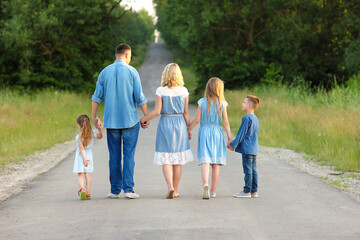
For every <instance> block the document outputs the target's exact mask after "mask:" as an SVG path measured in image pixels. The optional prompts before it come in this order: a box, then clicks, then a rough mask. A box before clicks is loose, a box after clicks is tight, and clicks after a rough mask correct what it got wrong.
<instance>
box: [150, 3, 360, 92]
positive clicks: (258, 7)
mask: <svg viewBox="0 0 360 240" xmlns="http://www.w3.org/2000/svg"><path fill="white" fill-rule="evenodd" d="M154 2H155V4H156V12H157V15H158V22H157V27H158V29H159V30H160V32H161V36H162V37H163V39H164V40H165V42H166V43H167V44H168V46H169V47H170V48H172V49H181V50H183V51H185V52H187V53H188V54H189V55H190V58H191V59H192V62H193V65H194V67H195V70H196V72H197V73H198V75H199V76H200V85H203V84H204V83H205V82H206V81H207V79H208V78H209V77H211V76H218V77H220V78H222V79H224V80H225V81H226V82H227V83H228V84H227V87H228V88H233V87H241V86H252V85H253V84H255V83H257V82H259V81H260V80H261V79H263V80H267V77H271V79H274V77H276V76H278V81H279V82H287V83H290V82H293V81H299V82H301V83H303V82H306V83H307V85H311V86H321V87H325V88H331V87H332V85H333V83H334V82H335V81H334V80H336V81H337V82H338V83H339V82H341V81H345V79H348V78H349V77H350V76H351V75H353V74H355V73H357V72H358V71H360V57H359V56H360V28H359V25H360V4H359V2H358V1H357V0H347V1H343V0H256V1H253V0H214V1H208V0H197V1H193V0H183V1H178V0H154Z"/></svg>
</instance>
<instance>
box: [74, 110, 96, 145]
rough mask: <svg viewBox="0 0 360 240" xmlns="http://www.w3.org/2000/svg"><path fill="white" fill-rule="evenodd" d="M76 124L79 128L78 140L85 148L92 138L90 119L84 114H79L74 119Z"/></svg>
mask: <svg viewBox="0 0 360 240" xmlns="http://www.w3.org/2000/svg"><path fill="white" fill-rule="evenodd" d="M76 122H77V123H78V124H79V126H80V139H81V140H82V141H83V144H84V147H86V146H87V145H89V143H90V141H91V138H92V137H93V132H92V129H91V124H90V118H89V117H88V115H86V114H81V115H79V116H78V117H77V118H76Z"/></svg>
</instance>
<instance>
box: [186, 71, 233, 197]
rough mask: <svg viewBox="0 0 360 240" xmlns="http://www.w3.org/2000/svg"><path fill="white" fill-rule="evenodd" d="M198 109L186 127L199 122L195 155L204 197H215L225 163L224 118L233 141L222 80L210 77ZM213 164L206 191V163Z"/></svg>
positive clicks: (207, 172) (229, 136)
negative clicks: (199, 166)
mask: <svg viewBox="0 0 360 240" xmlns="http://www.w3.org/2000/svg"><path fill="white" fill-rule="evenodd" d="M198 105H199V106H198V111H197V114H196V117H195V119H194V120H193V121H192V122H191V124H190V126H189V127H188V132H189V136H191V130H192V129H193V128H194V127H195V126H196V125H197V124H198V123H199V122H200V129H199V134H198V146H197V158H198V163H199V165H201V174H202V180H203V192H202V198H203V199H210V197H212V198H214V197H216V185H217V181H218V179H219V166H221V165H225V164H226V144H225V140H224V133H223V131H222V129H221V122H222V120H223V123H224V128H225V130H226V134H227V137H228V143H229V142H231V141H232V134H231V131H230V124H229V121H228V117H227V112H226V107H227V106H228V104H227V102H226V101H225V97H224V82H223V81H222V80H221V79H219V78H216V77H213V78H210V80H209V81H208V83H207V84H206V89H205V97H204V98H201V99H200V100H199V101H198ZM210 165H211V168H212V176H211V189H210V192H209V167H210Z"/></svg>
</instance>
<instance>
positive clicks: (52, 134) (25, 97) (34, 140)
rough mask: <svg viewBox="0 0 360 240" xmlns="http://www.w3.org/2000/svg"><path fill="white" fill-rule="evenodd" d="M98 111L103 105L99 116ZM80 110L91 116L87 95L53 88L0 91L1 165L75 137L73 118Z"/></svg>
mask: <svg viewBox="0 0 360 240" xmlns="http://www.w3.org/2000/svg"><path fill="white" fill-rule="evenodd" d="M101 112H102V108H101V109H100V114H99V115H101ZM82 113H86V114H88V115H89V116H90V115H91V96H90V95H86V94H75V93H70V92H65V91H54V90H45V91H41V92H37V93H32V94H27V93H21V94H20V93H16V92H14V91H9V90H7V91H5V90H2V91H0V132H1V141H0V165H5V164H8V163H10V162H16V161H21V160H24V156H26V155H29V154H31V153H33V152H35V151H37V150H43V149H49V148H50V147H52V146H53V145H54V144H56V143H61V142H65V141H68V140H71V139H74V138H75V134H76V133H77V132H78V128H77V124H76V117H77V116H78V115H79V114H82ZM74 144H75V143H74ZM74 149H75V145H74Z"/></svg>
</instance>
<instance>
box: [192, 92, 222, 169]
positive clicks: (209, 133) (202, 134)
mask: <svg viewBox="0 0 360 240" xmlns="http://www.w3.org/2000/svg"><path fill="white" fill-rule="evenodd" d="M198 104H199V106H200V108H201V119H200V128H199V134H198V146H197V158H198V164H199V165H201V164H202V163H210V164H219V165H225V164H226V144H225V139H224V133H223V131H222V129H221V122H222V114H220V115H219V103H218V101H216V103H215V106H214V101H211V105H210V112H209V114H208V115H207V113H208V109H207V98H201V99H200V100H199V101H198ZM227 106H228V104H227V102H223V103H222V106H221V111H222V110H223V109H225V108H226V107H227Z"/></svg>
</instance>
